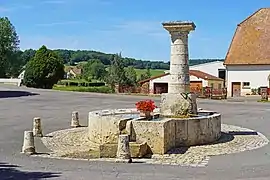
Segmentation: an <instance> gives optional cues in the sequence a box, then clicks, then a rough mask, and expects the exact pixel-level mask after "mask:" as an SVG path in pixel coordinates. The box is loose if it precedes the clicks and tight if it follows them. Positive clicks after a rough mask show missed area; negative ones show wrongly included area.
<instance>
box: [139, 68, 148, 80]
mask: <svg viewBox="0 0 270 180" xmlns="http://www.w3.org/2000/svg"><path fill="white" fill-rule="evenodd" d="M150 77H151V71H150V69H149V68H147V69H146V71H145V72H144V73H142V74H141V75H140V77H139V81H141V80H145V79H148V78H150Z"/></svg>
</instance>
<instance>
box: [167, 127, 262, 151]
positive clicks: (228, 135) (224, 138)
mask: <svg viewBox="0 0 270 180" xmlns="http://www.w3.org/2000/svg"><path fill="white" fill-rule="evenodd" d="M256 135H258V133H257V132H254V131H229V132H221V136H220V138H219V140H217V141H215V142H213V143H209V144H208V145H214V144H222V143H227V142H230V141H232V140H234V138H235V136H256ZM188 149H189V147H178V148H174V149H172V150H169V151H168V152H167V154H185V153H186V152H187V151H188Z"/></svg>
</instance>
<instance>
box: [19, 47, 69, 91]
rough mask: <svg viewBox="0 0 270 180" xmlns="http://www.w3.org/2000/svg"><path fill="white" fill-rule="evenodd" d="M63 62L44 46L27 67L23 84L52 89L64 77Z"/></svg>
mask: <svg viewBox="0 0 270 180" xmlns="http://www.w3.org/2000/svg"><path fill="white" fill-rule="evenodd" d="M64 73H65V72H64V64H63V60H62V59H61V58H60V57H59V56H58V54H57V53H55V52H53V51H51V50H48V49H47V48H46V46H42V47H41V48H40V49H39V50H37V52H36V54H35V56H34V58H33V59H31V60H30V61H29V62H28V63H27V65H26V67H25V74H24V80H23V83H24V84H25V85H26V86H27V87H34V88H44V89H51V88H52V87H53V85H54V84H56V83H57V82H58V81H59V80H60V79H61V78H63V76H64Z"/></svg>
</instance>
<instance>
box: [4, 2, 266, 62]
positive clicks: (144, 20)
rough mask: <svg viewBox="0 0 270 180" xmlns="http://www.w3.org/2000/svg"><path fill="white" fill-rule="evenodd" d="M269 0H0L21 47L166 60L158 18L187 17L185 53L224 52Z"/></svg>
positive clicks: (164, 39) (165, 43)
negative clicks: (189, 28) (189, 26)
mask: <svg viewBox="0 0 270 180" xmlns="http://www.w3.org/2000/svg"><path fill="white" fill-rule="evenodd" d="M269 4H270V2H269V1H268V0H245V1H244V0H226V1H220V0H205V1H203V0H190V1H184V0H167V1H162V0H155V1H154V0H147V1H146V0H136V1H129V0H7V1H4V0H1V2H0V16H1V17H2V16H7V17H9V18H10V20H11V21H12V23H13V25H14V26H15V28H16V31H17V33H18V35H19V37H20V40H21V43H20V47H21V49H26V48H34V49H37V48H39V47H40V46H41V45H43V44H44V45H46V46H47V47H48V48H51V49H55V48H64V49H91V50H97V51H103V52H108V53H118V52H120V51H121V52H122V55H123V56H129V57H134V58H138V59H146V60H162V61H168V60H169V58H170V38H169V34H168V32H167V31H166V30H164V29H163V27H162V25H161V23H162V22H164V21H171V20H191V21H194V23H195V24H196V26H197V28H196V30H195V31H194V32H192V33H191V34H190V38H189V52H190V58H193V59H194V58H224V57H225V55H226V52H227V50H228V47H229V44H230V42H231V39H232V36H233V34H234V31H235V28H236V25H237V24H238V23H240V22H241V21H242V20H244V19H245V18H246V17H247V16H249V15H251V14H252V13H253V12H255V11H256V10H258V9H259V8H262V7H269Z"/></svg>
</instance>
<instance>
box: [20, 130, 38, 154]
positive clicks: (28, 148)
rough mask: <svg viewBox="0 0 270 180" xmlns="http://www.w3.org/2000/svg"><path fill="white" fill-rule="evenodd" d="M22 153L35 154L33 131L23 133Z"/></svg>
mask: <svg viewBox="0 0 270 180" xmlns="http://www.w3.org/2000/svg"><path fill="white" fill-rule="evenodd" d="M22 153H24V154H28V155H31V154H35V153H36V150H35V144H34V134H33V131H24V139H23V147H22Z"/></svg>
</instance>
